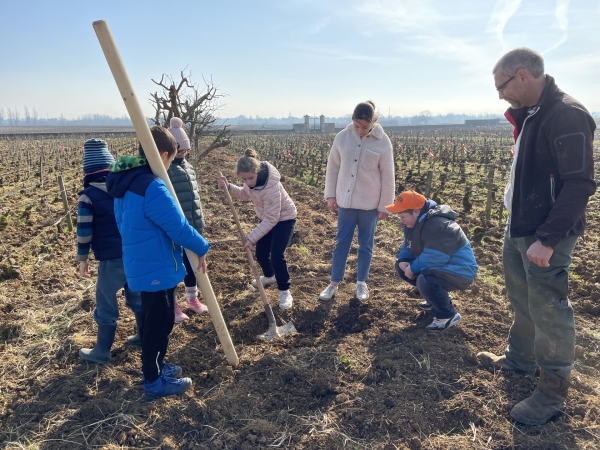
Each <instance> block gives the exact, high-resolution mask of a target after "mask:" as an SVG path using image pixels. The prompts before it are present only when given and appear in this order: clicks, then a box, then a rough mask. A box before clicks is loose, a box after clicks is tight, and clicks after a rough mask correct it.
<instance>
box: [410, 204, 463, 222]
mask: <svg viewBox="0 0 600 450" xmlns="http://www.w3.org/2000/svg"><path fill="white" fill-rule="evenodd" d="M427 202H432V203H433V206H432V207H431V208H430V209H429V210H428V211H427V212H426V213H425V214H423V215H421V217H419V221H421V220H425V219H431V218H432V217H444V218H446V219H450V220H456V213H455V212H454V210H453V209H452V208H450V207H449V206H448V205H438V204H437V203H436V202H434V201H433V200H427ZM426 205H427V203H426Z"/></svg>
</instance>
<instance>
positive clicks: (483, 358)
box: [477, 352, 534, 375]
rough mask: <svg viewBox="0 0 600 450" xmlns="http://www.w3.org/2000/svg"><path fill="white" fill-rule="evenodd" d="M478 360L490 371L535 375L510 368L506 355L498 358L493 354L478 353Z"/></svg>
mask: <svg viewBox="0 0 600 450" xmlns="http://www.w3.org/2000/svg"><path fill="white" fill-rule="evenodd" d="M477 358H478V359H479V361H480V362H481V365H482V366H484V367H486V368H488V369H494V370H503V371H505V372H516V373H522V374H524V375H533V374H534V373H533V372H531V373H529V372H525V371H523V370H518V369H515V368H514V367H512V366H510V365H509V364H508V362H507V361H506V356H504V355H502V356H497V355H494V354H493V353H491V352H480V353H477Z"/></svg>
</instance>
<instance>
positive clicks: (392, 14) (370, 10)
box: [354, 0, 493, 77]
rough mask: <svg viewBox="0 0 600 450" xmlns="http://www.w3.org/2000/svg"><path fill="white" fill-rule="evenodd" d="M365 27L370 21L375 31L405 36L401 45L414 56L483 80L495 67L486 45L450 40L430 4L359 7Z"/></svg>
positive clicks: (391, 0)
mask: <svg viewBox="0 0 600 450" xmlns="http://www.w3.org/2000/svg"><path fill="white" fill-rule="evenodd" d="M354 9H355V11H356V12H357V13H358V18H360V22H361V23H362V24H364V23H365V19H370V22H371V23H370V25H371V26H372V27H373V28H374V29H376V30H384V31H385V32H389V33H392V34H401V35H406V36H408V37H409V38H410V39H407V40H405V41H404V42H403V43H402V44H401V45H402V46H404V47H405V48H408V49H409V50H410V51H412V52H414V53H417V54H419V53H421V54H427V55H431V56H435V57H437V58H439V59H442V60H448V61H456V62H459V63H462V64H461V69H460V70H461V72H463V73H471V74H472V75H473V77H480V76H481V74H482V73H486V74H487V72H489V68H490V67H491V65H492V64H493V61H492V60H491V58H490V56H489V50H488V49H487V48H486V47H485V43H484V42H482V41H481V39H478V40H477V41H476V42H475V41H473V40H471V39H467V38H458V37H452V36H448V35H447V34H445V33H444V32H443V31H442V30H441V25H442V23H443V22H444V17H442V16H441V15H440V13H439V12H438V10H437V9H436V8H434V7H433V6H432V4H431V3H430V2H428V1H424V0H423V1H420V2H413V1H405V0H402V1H398V0H379V1H374V2H369V3H368V4H367V5H365V4H361V5H359V6H356V7H355V8H354Z"/></svg>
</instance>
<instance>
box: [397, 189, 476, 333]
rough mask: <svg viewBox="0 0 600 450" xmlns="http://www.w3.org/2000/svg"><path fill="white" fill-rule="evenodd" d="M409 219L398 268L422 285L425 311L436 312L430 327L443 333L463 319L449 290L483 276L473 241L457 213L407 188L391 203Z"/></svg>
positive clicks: (398, 214)
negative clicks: (476, 258)
mask: <svg viewBox="0 0 600 450" xmlns="http://www.w3.org/2000/svg"><path fill="white" fill-rule="evenodd" d="M386 209H387V210H388V211H389V212H390V213H392V214H396V215H397V216H398V217H399V218H400V220H402V222H403V223H404V242H403V243H402V247H401V248H400V251H399V253H398V260H397V261H396V271H397V273H398V275H399V276H400V278H402V279H403V280H405V281H407V282H408V283H410V284H412V285H413V286H417V288H418V289H419V292H420V293H421V295H422V296H423V298H424V299H425V301H424V302H423V303H421V304H420V305H419V307H420V308H421V309H424V310H433V313H434V316H435V317H434V319H433V322H432V323H431V324H430V325H428V326H427V330H429V331H441V330H445V329H446V328H450V327H452V326H454V325H456V324H457V323H458V321H459V320H460V314H459V313H458V312H457V311H456V309H455V307H454V304H453V303H452V300H451V297H450V295H449V294H448V292H449V291H454V290H463V289H466V288H467V287H469V286H470V285H471V283H473V280H474V279H475V276H476V275H477V269H478V267H477V263H476V262H475V255H473V249H472V248H471V244H470V243H469V240H468V239H467V237H466V236H465V233H464V232H463V231H462V229H461V228H460V227H459V226H458V224H457V223H456V222H455V221H454V219H456V213H455V212H454V211H452V209H451V208H450V207H449V206H447V205H438V204H437V203H436V202H434V201H433V200H428V199H426V198H425V197H424V196H422V195H421V194H419V193H417V192H413V191H406V192H403V193H402V194H400V195H399V196H398V198H397V199H396V201H395V202H394V203H393V204H391V205H388V206H386Z"/></svg>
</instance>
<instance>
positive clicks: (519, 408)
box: [510, 369, 569, 425]
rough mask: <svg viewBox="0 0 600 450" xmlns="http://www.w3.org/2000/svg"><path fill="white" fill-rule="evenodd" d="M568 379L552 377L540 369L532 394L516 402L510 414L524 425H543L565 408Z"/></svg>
mask: <svg viewBox="0 0 600 450" xmlns="http://www.w3.org/2000/svg"><path fill="white" fill-rule="evenodd" d="M568 391H569V380H568V379H566V380H563V379H562V378H558V377H553V376H551V375H549V374H548V373H546V372H545V371H544V369H542V371H541V373H540V380H539V381H538V385H537V387H536V388H535V391H533V395H532V396H531V397H529V398H527V399H525V400H523V401H521V402H519V403H517V404H516V405H515V406H514V407H513V409H512V411H511V412H510V415H511V417H512V418H513V419H515V420H516V421H517V422H520V423H524V424H525V425H544V424H545V423H546V422H548V421H549V420H550V419H552V418H553V417H554V416H558V415H559V414H562V412H563V411H564V409H565V404H566V400H567V394H568Z"/></svg>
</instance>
